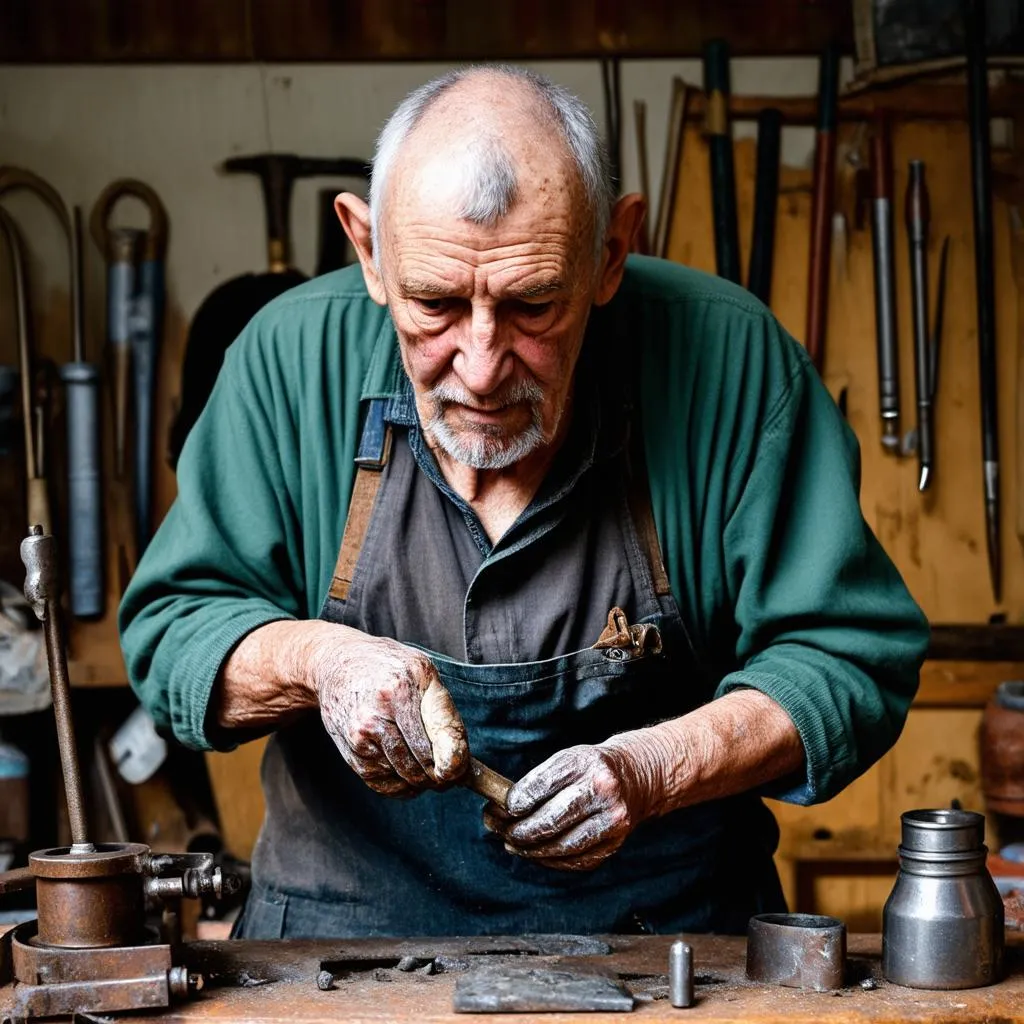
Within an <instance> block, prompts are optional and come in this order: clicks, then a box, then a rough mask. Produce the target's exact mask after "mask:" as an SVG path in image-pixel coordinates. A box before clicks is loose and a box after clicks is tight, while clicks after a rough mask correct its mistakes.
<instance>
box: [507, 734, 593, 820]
mask: <svg viewBox="0 0 1024 1024" xmlns="http://www.w3.org/2000/svg"><path fill="white" fill-rule="evenodd" d="M591 749H592V748H590V747H570V748H569V749H568V750H560V751H559V752H558V753H557V754H552V755H551V757H549V758H548V759H547V760H546V761H545V762H544V763H543V764H539V765H538V766H537V767H536V768H534V769H533V770H532V771H529V772H527V773H526V774H525V775H524V776H523V777H522V778H521V779H520V780H519V781H518V782H517V783H516V784H515V785H514V786H513V787H512V788H511V789H510V790H509V791H508V800H507V801H506V803H507V805H508V809H509V812H510V813H511V814H514V815H516V817H522V816H523V815H525V814H529V813H530V812H531V811H532V810H534V808H536V806H537V805H538V804H539V803H541V802H542V801H544V800H547V799H548V798H549V797H551V796H552V795H553V794H555V793H557V792H558V791H559V790H560V789H564V788H565V787H566V786H567V785H569V784H571V783H573V782H577V781H578V780H579V779H581V778H582V777H583V776H584V775H585V774H586V771H587V767H588V766H589V764H590V759H589V756H588V755H589V753H590V751H591Z"/></svg>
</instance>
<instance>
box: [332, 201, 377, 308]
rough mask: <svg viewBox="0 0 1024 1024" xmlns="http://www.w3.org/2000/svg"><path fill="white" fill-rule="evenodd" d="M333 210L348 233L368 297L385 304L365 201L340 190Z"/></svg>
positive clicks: (368, 209) (368, 211)
mask: <svg viewBox="0 0 1024 1024" xmlns="http://www.w3.org/2000/svg"><path fill="white" fill-rule="evenodd" d="M334 212H335V213H337V215H338V220H340V221H341V226H342V228H343V229H344V231H345V234H346V235H348V240H349V241H350V242H351V243H352V248H353V249H355V251H356V255H357V256H358V257H359V265H360V267H362V270H363V280H364V281H365V282H366V290H367V291H368V292H369V293H370V298H371V299H373V301H374V302H376V303H377V304H378V305H381V306H386V305H387V296H386V295H385V292H384V281H383V280H382V279H381V276H380V271H379V270H378V269H377V264H376V263H374V261H373V241H372V235H371V232H370V208H369V207H368V206H367V205H366V201H365V200H363V199H360V198H359V196H357V195H353V194H352V193H351V192H342V193H341V195H339V196H337V197H336V198H335V200H334Z"/></svg>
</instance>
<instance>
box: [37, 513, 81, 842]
mask: <svg viewBox="0 0 1024 1024" xmlns="http://www.w3.org/2000/svg"><path fill="white" fill-rule="evenodd" d="M21 560H22V562H24V563H25V599H26V600H27V601H28V603H29V604H30V605H31V606H32V610H33V611H34V612H35V614H36V617H37V618H38V619H39V621H40V622H42V624H43V628H44V631H45V636H46V661H47V664H48V665H49V669H50V692H51V694H52V696H53V714H54V719H55V720H56V724H57V745H58V747H59V749H60V765H61V771H62V772H63V775H64V793H65V796H66V798H67V804H68V821H69V823H70V825H71V852H72V853H73V854H82V853H92V852H93V850H94V847H93V845H92V843H90V842H89V840H88V838H87V836H88V829H87V828H86V822H85V801H84V799H83V797H82V776H81V772H80V771H79V767H78V752H77V750H76V748H75V730H74V724H73V723H72V720H71V681H70V678H69V676H68V662H67V654H66V651H65V645H64V635H63V630H62V629H61V623H60V584H59V579H58V572H57V542H56V540H55V539H54V538H53V536H52V535H50V534H44V533H43V528H42V527H41V526H39V525H33V526H32V528H31V533H30V534H29V536H28V537H26V538H25V539H24V540H23V541H22V542H21Z"/></svg>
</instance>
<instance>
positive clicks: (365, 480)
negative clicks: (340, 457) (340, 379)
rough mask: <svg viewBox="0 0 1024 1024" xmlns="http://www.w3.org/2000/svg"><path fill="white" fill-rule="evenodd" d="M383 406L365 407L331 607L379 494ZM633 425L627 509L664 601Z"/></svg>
mask: <svg viewBox="0 0 1024 1024" xmlns="http://www.w3.org/2000/svg"><path fill="white" fill-rule="evenodd" d="M385 404H386V402H385V400H384V399H380V398H375V399H372V400H371V401H370V406H369V410H368V412H367V416H366V423H365V425H364V427H363V434H362V437H361V439H360V441H359V452H358V454H357V455H356V460H355V461H356V467H357V469H356V480H355V485H354V486H353V489H352V498H351V501H350V502H349V507H348V516H347V518H346V519H345V531H344V533H343V534H342V537H341V548H340V549H339V551H338V561H337V564H336V565H335V567H334V577H333V579H332V580H331V589H330V595H331V597H333V598H334V599H335V600H337V601H344V600H346V599H347V598H348V593H349V588H350V587H351V586H352V576H353V573H354V572H355V569H356V564H357V563H358V561H359V555H360V553H361V552H362V549H363V541H364V540H365V539H366V531H367V529H368V527H369V525H370V516H371V515H372V514H373V503H374V501H375V500H376V498H377V492H378V491H379V490H380V484H381V479H382V477H383V470H384V467H385V466H386V465H387V464H388V459H389V458H390V456H391V442H392V428H391V424H390V423H388V422H386V420H385V419H384V408H385ZM636 422H637V417H636V414H634V416H633V418H632V422H631V424H630V432H629V434H630V436H629V462H630V481H629V509H630V513H631V514H632V516H633V524H634V527H635V528H636V532H637V538H638V539H639V541H640V543H641V544H642V545H643V548H644V551H645V553H646V555H647V564H648V566H649V568H650V571H651V581H652V583H653V584H654V592H655V593H656V594H657V595H658V597H665V596H667V595H669V594H671V593H672V585H671V583H670V582H669V578H668V572H667V571H666V569H665V560H664V558H663V557H662V553H661V542H660V541H659V539H658V528H657V525H656V524H655V521H654V510H653V509H652V508H651V488H650V482H649V480H648V477H647V459H646V457H645V455H644V444H643V435H642V432H641V431H639V430H634V429H632V427H633V425H634V424H635V423H636Z"/></svg>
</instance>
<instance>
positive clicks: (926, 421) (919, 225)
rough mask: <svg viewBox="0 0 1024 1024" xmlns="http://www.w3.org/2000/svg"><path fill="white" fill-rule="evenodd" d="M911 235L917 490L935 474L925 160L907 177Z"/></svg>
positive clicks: (913, 166) (913, 163)
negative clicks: (933, 464)
mask: <svg viewBox="0 0 1024 1024" xmlns="http://www.w3.org/2000/svg"><path fill="white" fill-rule="evenodd" d="M906 216H907V238H908V241H909V252H910V287H911V295H912V297H913V313H914V393H915V396H916V400H917V462H918V466H919V467H920V471H919V474H918V482H917V489H918V490H919V491H924V490H927V488H928V485H929V484H930V483H931V476H932V462H933V457H932V447H933V434H932V386H931V385H932V367H931V345H930V341H929V337H928V228H929V224H930V211H929V206H928V186H927V185H926V184H925V177H924V163H923V161H921V160H911V161H910V167H909V176H908V180H907V202H906Z"/></svg>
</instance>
